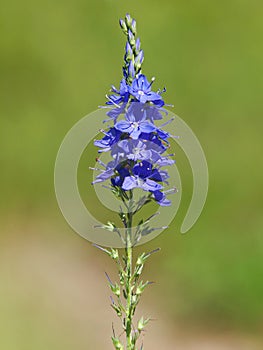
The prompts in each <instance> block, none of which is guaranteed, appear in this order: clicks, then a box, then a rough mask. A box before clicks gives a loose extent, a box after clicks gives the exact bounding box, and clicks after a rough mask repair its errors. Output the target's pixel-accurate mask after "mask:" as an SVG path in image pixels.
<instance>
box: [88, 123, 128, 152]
mask: <svg viewBox="0 0 263 350" xmlns="http://www.w3.org/2000/svg"><path fill="white" fill-rule="evenodd" d="M104 134H105V136H104V137H103V139H101V140H95V141H94V145H95V146H97V147H100V148H102V150H99V152H107V151H109V150H110V149H111V146H112V145H113V144H115V143H116V142H118V141H119V140H120V137H121V135H122V133H121V131H119V130H117V129H116V128H114V127H113V128H110V130H109V131H108V132H105V131H104Z"/></svg>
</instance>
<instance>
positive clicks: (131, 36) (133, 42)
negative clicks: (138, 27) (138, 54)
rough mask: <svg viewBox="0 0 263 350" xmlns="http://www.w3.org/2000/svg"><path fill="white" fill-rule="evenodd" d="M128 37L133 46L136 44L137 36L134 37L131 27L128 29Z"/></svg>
mask: <svg viewBox="0 0 263 350" xmlns="http://www.w3.org/2000/svg"><path fill="white" fill-rule="evenodd" d="M128 39H129V43H130V45H131V46H132V47H133V46H135V37H134V35H133V33H132V31H131V30H130V29H129V31H128Z"/></svg>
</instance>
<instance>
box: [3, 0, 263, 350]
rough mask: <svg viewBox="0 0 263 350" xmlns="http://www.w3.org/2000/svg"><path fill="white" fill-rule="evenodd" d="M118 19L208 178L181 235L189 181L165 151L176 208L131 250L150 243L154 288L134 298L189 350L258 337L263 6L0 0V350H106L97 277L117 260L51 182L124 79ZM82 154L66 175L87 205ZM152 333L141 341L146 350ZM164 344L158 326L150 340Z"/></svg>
mask: <svg viewBox="0 0 263 350" xmlns="http://www.w3.org/2000/svg"><path fill="white" fill-rule="evenodd" d="M126 12H130V13H131V14H132V16H133V17H135V18H136V19H137V23H138V31H139V36H140V38H141V40H142V47H143V49H144V52H145V62H144V67H143V69H144V73H145V74H147V76H148V77H149V78H150V77H151V76H155V77H156V82H155V84H154V86H155V88H158V87H160V88H162V87H163V86H166V88H167V93H166V94H165V100H166V102H167V103H170V104H174V108H173V109H172V110H173V111H174V112H175V113H176V114H178V115H179V116H180V117H181V118H183V119H184V120H185V121H186V122H187V123H188V125H189V126H191V128H192V129H193V131H194V132H195V134H196V135H197V136H198V138H199V140H200V142H201V144H202V146H203V149H204V151H205V154H206V156H207V161H208V165H209V174H210V185H209V194H208V198H207V202H206V205H205V208H204V211H203V213H202V215H201V217H200V218H199V220H198V222H197V223H196V225H195V226H194V227H193V228H192V229H191V230H190V231H189V232H188V233H187V234H186V235H181V234H180V232H179V227H180V224H181V223H182V221H183V218H184V215H185V213H186V210H187V206H188V205H189V201H190V198H191V193H192V175H191V169H190V166H189V164H188V162H187V159H186V157H185V155H184V154H183V152H182V151H181V150H180V149H177V151H176V153H177V154H176V159H177V166H178V168H179V170H180V173H181V177H182V182H183V188H182V189H181V191H182V195H183V198H182V204H181V207H180V210H179V212H178V215H177V216H176V218H175V220H174V222H173V224H172V225H171V226H170V228H169V229H168V230H166V231H165V232H164V233H162V235H160V236H159V237H158V238H157V239H155V240H154V241H152V242H151V243H149V244H148V245H145V246H143V247H141V248H140V249H139V250H138V252H139V251H142V250H143V249H145V250H150V249H152V248H155V247H156V246H160V247H161V248H162V251H161V252H160V253H158V254H157V255H155V256H154V257H153V258H152V261H151V262H149V265H148V267H147V269H146V271H145V276H146V277H147V278H149V279H151V280H154V281H156V282H157V283H156V285H155V286H152V287H151V289H149V290H148V291H147V292H146V294H145V299H144V300H145V303H146V304H147V303H148V304H147V305H148V306H147V310H148V311H149V310H150V313H151V315H153V317H154V318H157V319H158V318H161V320H157V324H158V322H159V326H156V323H155V326H154V327H157V328H158V327H160V329H162V330H163V331H164V332H166V331H167V329H171V333H173V330H174V329H179V330H181V331H182V332H183V333H184V334H186V335H187V337H191V334H195V335H194V336H193V337H194V338H195V339H196V347H195V349H198V347H197V345H198V341H197V339H199V338H198V337H199V336H200V334H201V335H202V334H204V335H210V336H211V334H216V336H218V335H219V336H220V337H221V336H222V335H225V334H226V335H227V336H229V335H230V336H234V335H239V336H240V335H242V337H249V338H251V337H252V338H253V339H258V337H260V334H261V332H262V330H263V328H262V327H263V237H262V233H263V215H262V209H263V205H262V202H263V201H262V200H263V190H262V127H263V123H262V118H263V116H262V108H261V107H262V91H263V64H262V58H263V57H262V53H263V50H262V37H263V21H262V18H263V6H262V1H259V0H250V1H248V0H222V1H211V0H209V1H208V0H198V1H197V0H190V1H178V0H175V1H172V0H170V1H168V0H164V1H156V0H152V1H148V0H146V1H132V2H128V1H119V0H118V1H117V0H116V1H114V0H107V1H106V0H105V1H88V0H86V1H84V0H76V1H59V0H52V1H51V0H45V1H42V0H34V1H32V0H31V1H30V0H25V1H17V0H9V1H5V0H4V1H2V2H1V8H0V28H1V36H0V52H1V56H0V72H1V74H0V77H1V78H0V81H1V83H0V84H1V104H0V108H1V128H0V149H1V153H0V160H1V171H0V186H1V192H0V193H1V237H0V240H1V244H0V263H1V264H0V270H1V283H0V296H1V298H0V333H1V337H0V348H1V349H2V348H3V349H6V350H9V349H10V350H22V349H26V350H31V349H38V350H41V349H47V348H49V349H66V350H67V349H72V348H78V349H91V348H98V349H99V348H101V349H102V348H105V349H106V348H110V343H106V340H103V339H104V338H105V339H108V337H109V336H110V331H111V329H110V328H111V319H112V318H113V313H111V311H110V310H108V309H109V305H108V304H109V302H108V299H107V298H108V295H109V294H110V293H109V291H108V290H107V287H106V281H105V280H104V275H103V274H104V270H107V271H109V272H111V273H113V272H112V271H114V265H112V264H111V263H110V262H109V260H108V259H107V257H104V256H103V255H102V254H101V253H100V252H99V251H97V250H96V249H95V248H93V247H91V246H90V244H89V242H87V241H86V240H84V239H82V238H80V237H79V236H78V235H77V234H75V233H74V232H73V231H72V230H71V229H70V228H69V227H68V226H67V224H66V222H65V221H64V218H63V217H62V215H61V213H60V211H59V209H58V206H57V203H56V199H55V194H54V188H53V171H54V163H55V158H56V153H57V151H58V148H59V145H60V143H61V141H62V139H63V137H64V135H65V134H66V133H67V131H68V130H69V129H70V128H71V127H72V126H73V125H74V123H76V122H77V121H78V120H79V119H81V118H82V117H83V116H84V115H86V114H88V113H90V112H92V111H94V110H95V109H97V107H98V106H99V105H102V104H103V103H104V102H105V94H106V93H108V91H109V88H110V86H111V84H115V85H118V83H119V81H120V79H121V66H122V60H123V53H124V43H125V38H124V36H123V34H122V33H121V31H120V29H119V27H118V19H119V18H120V17H122V16H124V15H125V14H126ZM95 156H96V151H95V150H94V152H93V153H92V152H91V153H90V152H89V153H88V154H87V153H86V154H84V155H83V159H84V160H85V159H86V160H87V162H86V164H85V162H84V161H83V159H82V162H81V169H80V170H79V172H80V174H81V176H80V178H81V188H82V191H83V196H86V197H85V198H86V200H87V201H89V202H90V203H91V202H92V201H93V200H94V196H93V194H92V191H91V188H90V173H89V170H88V166H89V165H90V164H89V163H90V162H91V163H92V164H94V158H95ZM85 157H86V158H85ZM85 176H86V180H85ZM92 208H93V210H96V202H95V201H94V202H92ZM97 211H98V212H99V213H98V215H100V217H101V218H102V219H103V220H104V221H106V220H107V215H106V212H105V214H104V211H103V210H101V209H100V208H99V207H98V209H97ZM109 234H110V233H109ZM86 279H87V281H85V280H86ZM104 285H105V289H104ZM99 286H103V287H101V288H102V289H101V288H99ZM98 289H99V290H98ZM94 305H95V306H96V307H95V306H94ZM159 313H160V314H162V315H163V317H159ZM98 315H104V316H100V317H98ZM149 328H151V326H150V327H149ZM95 330H97V332H98V335H96V332H95ZM181 331H178V332H179V333H180V332H181ZM154 336H155V334H153V333H151V332H150V330H149V333H148V334H147V335H146V337H145V346H146V348H147V337H148V338H154ZM171 336H172V334H171ZM162 337H163V339H162ZM164 338H165V335H164V333H162V331H160V334H159V335H158V339H156V344H158V341H159V342H161V341H162V342H164V341H165V339H164ZM179 338H180V336H179V335H178V338H177V339H179ZM100 341H105V344H104V347H103V345H101V343H99V342H100ZM148 341H150V340H148ZM96 342H98V343H96ZM98 344H100V345H98ZM161 344H162V343H159V345H158V347H156V348H158V349H159V348H161V347H162V345H161ZM172 344H174V345H171V346H170V347H168V348H171V349H173V348H175V344H176V337H175V339H174V342H172ZM156 346H157V345H156ZM152 348H153V347H152ZM183 348H184V347H183ZM185 348H187V347H185ZM233 348H234V347H233ZM211 349H213V347H211ZM247 349H252V347H250V346H248V347H247Z"/></svg>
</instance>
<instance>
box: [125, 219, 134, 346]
mask: <svg viewBox="0 0 263 350" xmlns="http://www.w3.org/2000/svg"><path fill="white" fill-rule="evenodd" d="M127 216H128V220H127V229H126V249H125V254H126V296H127V303H126V327H125V332H126V345H127V350H132V349H133V345H132V274H133V272H132V242H131V240H132V217H133V215H132V213H131V212H130V213H128V214H127Z"/></svg>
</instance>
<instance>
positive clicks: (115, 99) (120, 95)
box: [106, 79, 130, 105]
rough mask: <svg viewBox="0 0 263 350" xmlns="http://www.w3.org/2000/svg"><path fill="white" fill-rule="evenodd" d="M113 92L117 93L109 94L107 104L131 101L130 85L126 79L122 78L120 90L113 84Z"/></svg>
mask: <svg viewBox="0 0 263 350" xmlns="http://www.w3.org/2000/svg"><path fill="white" fill-rule="evenodd" d="M112 92H114V93H115V94H113V95H110V96H107V97H108V99H109V101H107V102H106V104H107V105H119V104H120V103H122V102H128V101H129V97H130V93H129V86H128V85H127V83H126V81H125V79H122V81H121V82H120V89H119V90H117V89H116V88H115V87H114V86H112Z"/></svg>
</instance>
